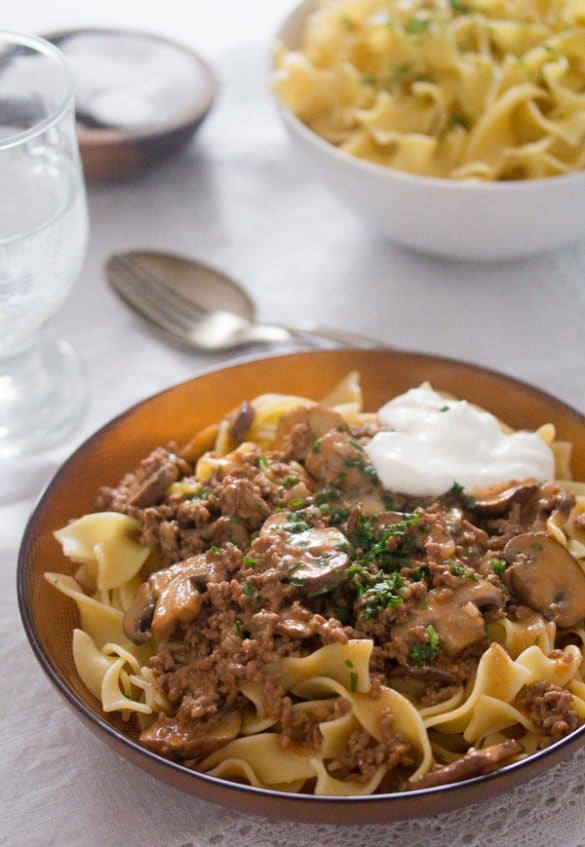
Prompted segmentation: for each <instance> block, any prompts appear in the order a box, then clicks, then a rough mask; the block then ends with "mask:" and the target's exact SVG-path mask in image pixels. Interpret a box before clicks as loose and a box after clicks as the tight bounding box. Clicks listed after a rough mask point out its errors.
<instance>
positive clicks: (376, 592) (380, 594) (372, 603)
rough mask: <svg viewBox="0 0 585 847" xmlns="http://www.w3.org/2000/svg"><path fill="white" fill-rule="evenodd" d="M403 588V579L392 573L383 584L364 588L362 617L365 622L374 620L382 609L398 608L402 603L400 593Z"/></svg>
mask: <svg viewBox="0 0 585 847" xmlns="http://www.w3.org/2000/svg"><path fill="white" fill-rule="evenodd" d="M403 587H404V579H403V578H402V577H401V576H400V574H399V573H393V574H391V575H390V576H389V577H387V578H386V579H385V580H384V581H383V582H377V583H376V584H375V585H372V586H370V587H369V588H366V590H365V591H364V592H363V594H362V597H363V605H362V609H361V614H362V617H363V618H364V619H365V620H370V619H371V618H376V617H378V615H379V614H380V612H383V611H384V609H391V608H393V607H395V606H400V604H401V603H403V602H404V600H403V599H402V596H401V594H400V591H401V590H402V588H403Z"/></svg>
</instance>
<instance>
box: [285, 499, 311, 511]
mask: <svg viewBox="0 0 585 847" xmlns="http://www.w3.org/2000/svg"><path fill="white" fill-rule="evenodd" d="M288 505H289V506H290V507H291V509H302V508H303V507H304V506H306V505H307V501H306V500H305V498H304V497H297V498H296V499H295V500H291V501H290V502H289V504H288Z"/></svg>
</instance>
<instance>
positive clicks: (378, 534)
mask: <svg viewBox="0 0 585 847" xmlns="http://www.w3.org/2000/svg"><path fill="white" fill-rule="evenodd" d="M421 517H422V515H421V514H420V513H415V514H411V515H409V514H405V516H404V519H403V520H400V521H396V523H392V524H388V525H386V526H384V527H382V528H380V527H379V526H376V521H375V518H374V519H373V521H368V519H367V518H366V517H365V516H364V515H360V516H359V518H358V522H357V527H356V529H355V531H354V532H353V534H352V536H351V537H350V541H351V543H352V544H353V546H354V548H355V550H356V557H357V558H359V560H360V561H363V562H367V563H368V564H375V565H377V566H378V567H379V568H382V569H383V570H388V569H394V568H395V567H397V566H399V567H400V566H402V565H403V564H404V560H405V559H406V558H408V557H410V556H411V555H412V553H413V552H414V539H413V538H412V537H409V536H408V531H409V529H410V528H411V527H415V526H417V524H419V523H420V521H421ZM391 538H392V539H394V538H398V540H399V543H398V544H397V545H396V544H393V545H392V549H389V548H388V542H389V540H390V539H391Z"/></svg>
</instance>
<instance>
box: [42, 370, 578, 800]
mask: <svg viewBox="0 0 585 847" xmlns="http://www.w3.org/2000/svg"><path fill="white" fill-rule="evenodd" d="M569 459H570V445H568V444H564V443H559V442H555V433H554V427H553V426H552V425H550V424H549V425H545V426H543V427H542V428H541V429H540V430H539V431H538V432H536V433H525V432H511V431H510V430H508V429H507V428H506V427H505V425H504V424H501V423H500V422H499V421H497V420H496V418H494V417H493V416H492V415H490V414H489V413H488V412H485V411H483V410H480V409H477V408H475V407H473V406H472V405H470V404H469V403H466V402H465V401H460V400H456V399H454V398H451V397H448V396H446V395H444V394H442V393H440V392H439V393H437V392H436V391H434V390H433V389H432V388H431V387H430V386H426V385H425V386H421V387H419V388H417V389H413V390H411V391H409V392H406V393H405V394H404V395H401V396H399V397H396V398H394V399H392V400H391V401H390V402H389V403H388V404H387V405H386V406H384V407H383V408H382V409H381V410H380V411H379V412H378V413H377V414H369V413H364V412H362V409H361V391H360V387H359V381H358V378H357V375H356V374H350V375H349V376H348V377H347V378H346V379H345V380H344V381H343V383H342V384H341V385H340V386H338V387H337V388H336V389H335V390H334V391H333V392H332V393H331V394H330V395H329V396H328V397H327V398H325V399H324V400H323V401H322V402H320V403H316V402H314V401H312V400H308V399H306V398H302V397H293V396H285V395H278V394H267V395H262V396H260V397H257V398H253V399H251V400H250V401H249V402H247V401H246V402H243V403H242V405H241V406H240V407H239V408H238V409H236V410H234V411H233V412H232V413H230V414H229V415H228V416H227V417H226V418H225V419H224V420H223V421H221V422H219V423H217V424H211V425H210V426H209V427H207V428H206V429H204V430H203V431H202V432H199V433H197V434H196V435H195V436H194V438H193V439H192V440H191V441H190V442H189V444H187V445H186V446H184V447H183V448H182V449H180V448H179V447H178V446H177V445H170V446H164V447H159V448H157V449H155V450H154V451H153V452H152V453H151V455H150V456H148V457H146V458H145V459H144V460H143V462H141V464H140V466H139V467H138V468H136V469H135V470H134V471H131V472H129V473H128V474H127V475H126V476H125V477H124V478H123V479H122V480H121V482H120V483H119V485H117V486H116V487H114V488H103V489H102V490H101V491H100V492H99V494H98V495H97V500H96V504H95V508H96V511H95V512H94V513H92V514H89V515H85V516H82V517H80V518H77V519H76V520H73V521H72V522H71V523H70V524H69V525H68V526H67V527H65V528H63V529H61V530H59V531H57V532H56V537H57V538H58V540H59V541H60V543H61V544H62V546H63V550H64V552H65V554H66V555H67V556H68V557H70V559H71V560H72V561H73V562H74V563H75V568H76V572H75V578H74V577H72V576H66V575H64V574H58V573H51V574H47V575H46V576H47V579H48V580H49V581H50V582H51V583H52V584H54V585H55V586H56V587H57V588H58V589H59V590H60V591H62V592H64V593H65V594H67V595H68V596H70V597H71V598H72V599H73V600H74V601H75V602H76V604H77V606H78V609H79V618H80V627H79V628H76V629H75V630H74V632H73V655H74V660H75V666H76V668H77V671H78V673H79V676H80V678H81V680H82V681H83V683H84V684H85V685H86V686H87V688H88V689H89V690H90V691H91V692H92V693H93V694H94V695H95V696H96V697H97V698H98V699H99V700H100V701H101V703H102V707H103V709H104V710H105V711H107V712H108V711H119V712H120V713H121V714H122V715H123V717H124V718H125V719H127V720H135V721H138V724H139V727H140V741H141V743H142V744H143V745H145V747H147V748H148V749H149V750H151V751H154V752H155V753H158V754H160V755H162V756H165V757H168V758H171V759H173V760H175V761H177V762H180V763H182V764H184V765H186V766H187V767H191V768H194V769H196V770H199V771H202V772H205V773H208V774H212V775H214V776H218V777H223V778H226V779H229V780H236V781H243V782H247V783H249V784H251V785H255V786H260V787H269V788H272V789H277V790H282V791H294V792H301V791H302V792H309V793H314V794H318V795H359V794H369V793H373V792H393V791H402V790H409V789H414V788H425V787H429V786H436V785H441V784H446V783H450V782H456V781H460V780H464V779H469V778H472V777H474V776H478V775H480V774H484V773H488V772H490V771H493V770H495V769H497V768H498V767H500V766H502V765H503V764H507V763H510V762H513V761H516V760H518V759H521V758H523V757H526V756H528V755H530V754H532V753H534V752H535V751H537V750H539V749H541V748H542V747H545V746H547V745H549V744H551V743H553V742H554V741H556V740H558V739H560V738H562V737H563V736H565V735H567V734H568V733H570V732H572V731H573V730H574V729H576V728H577V727H578V726H579V725H580V724H582V723H583V721H584V720H585V682H584V681H583V675H582V666H583V655H584V653H583V651H584V649H585V648H584V645H585V572H584V570H583V565H584V562H585V485H584V484H582V483H576V482H572V481H569V476H570V473H569Z"/></svg>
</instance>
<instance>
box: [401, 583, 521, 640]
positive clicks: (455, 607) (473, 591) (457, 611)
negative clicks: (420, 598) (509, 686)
mask: <svg viewBox="0 0 585 847" xmlns="http://www.w3.org/2000/svg"><path fill="white" fill-rule="evenodd" d="M504 604H505V598H504V596H503V594H502V592H501V591H499V590H498V588H497V587H496V586H495V585H492V584H491V583H490V582H488V581H487V580H483V579H480V580H477V582H472V583H469V584H465V585H461V586H459V587H458V588H456V589H454V590H444V589H439V590H437V589H432V590H431V591H429V593H428V594H427V596H426V600H425V605H424V606H420V607H418V608H415V609H413V610H412V611H411V613H410V615H409V618H408V620H407V622H406V623H401V624H397V625H395V626H394V627H393V629H392V636H393V639H395V640H397V639H398V640H404V641H405V642H406V644H407V646H408V647H412V645H413V644H416V643H417V642H418V637H417V636H416V632H417V631H419V630H420V628H421V627H422V628H426V627H428V626H429V625H432V626H433V627H434V628H435V629H436V631H437V634H438V636H439V642H440V645H441V649H442V650H444V652H445V653H446V654H447V655H448V656H457V655H459V654H460V653H462V652H463V650H465V649H466V648H467V647H470V646H471V645H472V644H477V643H478V642H480V641H482V640H483V639H484V638H485V619H484V617H483V614H482V610H483V609H487V608H489V607H492V608H498V609H501V608H503V606H504Z"/></svg>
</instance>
